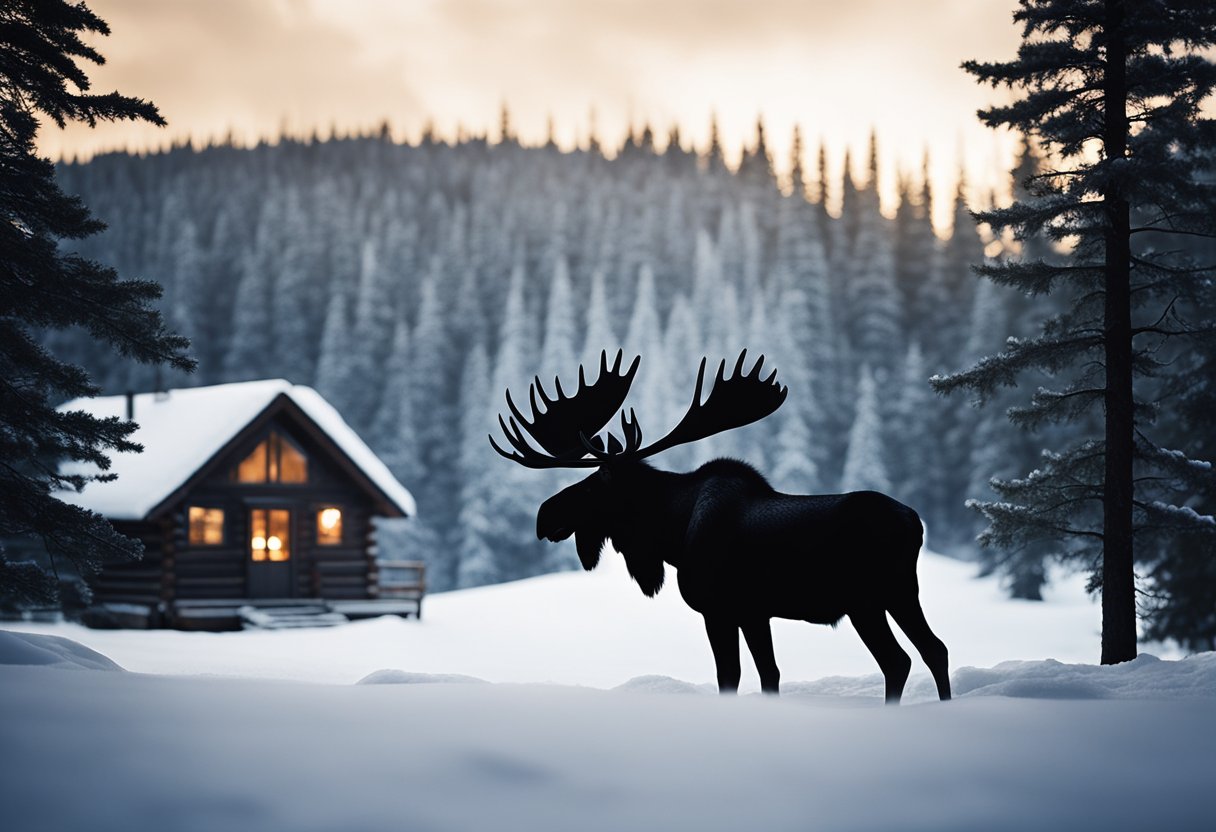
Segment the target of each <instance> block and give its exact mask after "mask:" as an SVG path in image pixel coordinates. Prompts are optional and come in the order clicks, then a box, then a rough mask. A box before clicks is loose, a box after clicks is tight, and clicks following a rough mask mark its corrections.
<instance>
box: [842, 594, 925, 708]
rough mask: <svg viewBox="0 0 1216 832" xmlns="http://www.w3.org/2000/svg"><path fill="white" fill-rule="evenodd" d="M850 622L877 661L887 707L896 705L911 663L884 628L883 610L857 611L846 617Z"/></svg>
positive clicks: (885, 625) (893, 635) (886, 625)
mask: <svg viewBox="0 0 1216 832" xmlns="http://www.w3.org/2000/svg"><path fill="white" fill-rule="evenodd" d="M849 620H850V621H852V622H853V628H854V629H855V630H857V635H859V636H861V640H862V641H863V642H864V643H865V645H866V647H867V648H868V649H869V651H870V653H871V654H873V656H874V658H875V659H876V660H877V661H878V666H879V668H880V669H881V670H882V675H883V679H884V680H885V681H886V689H887V690H886V698H887V704H888V705H898V704H899V700H900V697H902V696H903V693H904V684H905V683H906V682H907V681H908V673H909V672H910V671H911V670H912V660H911V659H910V658H908V654H907V653H905V652H904V649H903V648H902V647H900V646H899V642H898V641H896V640H895V634H894V633H892V632H891V627H890V625H889V624H887V613H886V610H883V609H881V608H871V609H866V610H858V611H856V612H851V613H849Z"/></svg>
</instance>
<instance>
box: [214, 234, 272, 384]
mask: <svg viewBox="0 0 1216 832" xmlns="http://www.w3.org/2000/svg"><path fill="white" fill-rule="evenodd" d="M270 297H271V285H270V273H269V272H268V271H266V270H265V269H263V268H261V266H260V265H259V264H258V258H257V257H256V256H255V255H254V254H253V253H252V252H249V253H246V255H245V256H244V257H243V258H242V259H241V278H240V282H239V283H237V289H236V302H235V303H234V304H233V315H232V338H231V340H230V341H229V342H228V351H227V352H226V353H225V354H224V369H223V378H224V380H225V381H248V380H250V379H255V378H262V377H263V376H264V375H265V374H266V368H267V367H269V366H270V365H271V364H272V363H273V355H274V343H275V340H274V330H273V327H274V323H275V322H274V317H273V316H272V315H271V307H270Z"/></svg>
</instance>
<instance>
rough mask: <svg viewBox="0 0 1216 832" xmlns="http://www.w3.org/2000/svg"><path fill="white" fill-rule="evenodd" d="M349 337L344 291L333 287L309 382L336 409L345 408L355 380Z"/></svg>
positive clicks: (340, 411)
mask: <svg viewBox="0 0 1216 832" xmlns="http://www.w3.org/2000/svg"><path fill="white" fill-rule="evenodd" d="M350 339H351V333H350V318H349V317H348V314H347V302H346V293H345V292H343V291H341V290H339V291H335V292H334V293H333V295H332V296H331V297H330V299H329V306H328V308H327V309H326V312H325V325H324V326H323V327H322V328H321V351H320V355H319V356H318V358H317V372H316V377H315V378H314V379H313V383H312V386H313V387H314V388H316V390H317V392H318V393H320V394H321V395H322V396H324V397H325V399H326V400H327V401H328V402H329V403H330V404H332V405H333V406H334V407H335V408H337V410H338V412H339V413H344V412H345V411H346V406H347V403H348V398H349V396H350V392H351V387H352V385H353V384H354V379H353V376H352V375H351V365H350V349H351V345H350Z"/></svg>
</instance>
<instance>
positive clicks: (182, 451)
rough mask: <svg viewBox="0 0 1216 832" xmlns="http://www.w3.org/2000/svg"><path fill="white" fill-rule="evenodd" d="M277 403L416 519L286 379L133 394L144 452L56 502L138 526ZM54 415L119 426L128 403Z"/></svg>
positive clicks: (373, 460)
mask: <svg viewBox="0 0 1216 832" xmlns="http://www.w3.org/2000/svg"><path fill="white" fill-rule="evenodd" d="M281 397H285V398H286V399H288V400H290V402H291V403H292V404H294V405H295V406H296V408H298V411H299V412H300V413H302V414H303V416H304V417H305V418H307V419H308V420H311V422H312V423H313V424H314V425H315V426H316V427H317V428H318V429H319V430H320V431H321V433H323V434H324V435H325V436H326V437H327V438H328V439H330V440H331V441H332V442H333V444H334V445H335V446H336V447H337V449H338V450H339V451H340V452H341V453H342V454H344V455H345V456H346V457H347V459H348V460H349V461H350V463H352V465H353V466H354V468H355V469H356V470H357V471H358V472H359V473H360V474H362V475H363V476H364V477H366V478H367V480H368V482H369V483H370V484H371V485H372V486H373V487H374V488H375V489H376V490H378V491H380V492H381V493H382V494H383V496H384V497H385V499H386V500H388V501H389V502H390V503H392V504H393V505H394V506H395V507H396V508H397V509H398V510H400V511H401V512H402V513H403V514H406V515H410V516H412V515H414V514H415V512H416V508H415V504H414V498H413V496H412V495H411V494H410V492H409V491H407V490H406V488H405V486H403V485H402V484H401V483H400V482H398V481H397V478H396V477H394V476H393V475H392V473H391V472H390V471H389V470H388V468H387V467H386V466H385V464H384V463H383V462H382V461H381V460H380V458H379V457H377V456H376V454H375V453H373V452H372V450H371V448H369V447H368V446H367V444H366V443H365V442H364V441H363V440H362V439H360V438H359V436H358V434H356V433H355V432H354V430H352V429H351V427H350V425H348V424H346V421H345V420H344V419H343V418H342V416H341V415H339V413H338V411H337V410H335V409H334V407H333V405H331V404H330V403H329V402H327V401H325V399H323V398H322V397H321V395H320V394H319V393H317V391H315V390H313V389H312V388H311V387H304V386H302V385H299V384H292V383H291V382H289V381H285V380H284V379H267V380H263V381H245V382H237V383H234V384H217V385H213V386H211V387H192V388H185V389H181V390H170V391H168V392H162V393H139V394H136V396H135V402H134V405H135V422H136V423H137V424H138V425H139V429H138V430H136V431H135V433H134V434H132V435H131V440H132V441H133V442H137V443H139V444H140V445H143V448H144V450H143V453H138V454H111V455H110V461H111V466H110V472H111V473H114V474H117V475H118V478H117V479H115V480H113V481H110V482H91V483H89V484H88V485H86V486H85V488H84V490H83V491H81V492H79V493H77V492H75V491H71V490H67V491H59V492H56V493H55V496H56V497H58V498H59V499H61V500H63V501H64V502H68V503H73V504H75V505H78V506H81V507H82V508H86V509H90V510H92V511H96V512H97V513H99V514H101V515H104V516H105V517H108V518H111V519H114V520H142V519H144V518H146V517H147V516H148V515H149V514H150V513H151V512H153V510H154V509H156V508H158V507H159V506H160V505H161V503H163V502H164V501H165V500H166V499H167V498H168V497H170V496H172V495H173V494H174V493H175V492H177V491H178V490H179V489H181V488H182V487H183V486H184V485H186V484H187V483H188V482H189V481H190V480H191V479H192V478H193V476H194V475H195V474H196V473H197V472H198V471H199V470H200V469H201V468H203V467H204V466H206V465H207V463H208V462H210V461H211V460H213V459H214V458H216V457H217V456H218V455H219V454H220V453H221V452H222V451H224V450H225V449H226V448H227V447H228V446H229V445H230V444H231V443H232V441H233V440H234V439H236V437H237V436H238V435H239V434H240V433H241V432H242V430H244V429H245V428H246V427H247V426H248V425H249V424H250V423H251V422H253V421H254V420H255V419H257V418H258V417H259V416H260V415H261V414H263V413H264V412H266V411H267V410H268V409H269V408H271V407H272V406H273V405H274V404H275V403H276V402H279V401H280V400H281ZM59 410H61V411H69V410H82V411H85V412H87V413H89V414H91V415H93V416H97V417H99V418H105V417H107V416H117V417H119V418H120V419H121V418H125V417H126V412H127V397H126V396H103V397H98V398H81V399H73V400H72V401H69V402H66V403H65V404H62V405H60V406H59ZM61 471H62V472H63V473H84V474H91V473H98V471H97V468H96V467H95V466H93V465H90V464H85V463H80V462H70V463H65V464H64V465H63V466H61Z"/></svg>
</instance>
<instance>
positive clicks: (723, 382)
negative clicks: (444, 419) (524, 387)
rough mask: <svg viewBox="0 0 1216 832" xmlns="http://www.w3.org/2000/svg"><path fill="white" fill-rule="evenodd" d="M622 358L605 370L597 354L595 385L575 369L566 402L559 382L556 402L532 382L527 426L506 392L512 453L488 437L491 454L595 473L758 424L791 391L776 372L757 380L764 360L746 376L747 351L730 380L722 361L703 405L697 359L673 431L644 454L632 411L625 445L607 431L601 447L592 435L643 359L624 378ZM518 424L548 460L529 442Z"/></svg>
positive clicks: (624, 420)
mask: <svg viewBox="0 0 1216 832" xmlns="http://www.w3.org/2000/svg"><path fill="white" fill-rule="evenodd" d="M621 355H622V353H621V352H620V351H618V352H617V354H616V362H615V363H614V364H613V366H612V369H611V370H609V369H608V354H607V353H601V354H600V375H599V378H598V379H596V382H595V384H592V385H588V384H587V383H586V380H585V379H584V378H583V368H582V367H579V376H578V379H579V387H578V391H577V392H576V393H575V394H574V395H573V396H566V395H565V393H563V392H562V388H561V383H560V382H559V381H557V380H556V379H554V384H555V385H556V387H557V398H556V399H550V398H549V397H548V396H547V395H546V394H545V391H544V388H543V387H541V384H540V379H539V378H537V379H536V380H535V381H533V383H532V386H531V389H530V390H529V398H530V400H531V404H532V419H531V421H529V420H528V419H526V418H524V415H523V414H522V413H520V411H519V408H517V407H516V406H515V402H513V401H512V400H511V392H510V391H509V390H508V391H507V405H508V406H509V407H510V408H511V413H512V418H511V419H509V420H504V419H503V418H502V416H499V417H498V424H499V425H500V426H501V427H502V432H503V435H504V436H506V437H507V441H508V442H510V443H511V447H512V448H514V452H513V453H507V452H506V451H504V450H503V449H502V448H500V447H499V446H498V443H496V442H495V441H494V437H493V436H491V437H490V444H491V445H493V446H494V450H496V451H498V453H499V454H501V455H502V456H504V457H506V458H507V459H511V460H514V461H515V462H518V463H520V464H521V465H526V466H527V467H529V468H594V467H596V466H598V465H602V464H604V463H606V462H612V461H618V460H630V459H645V458H646V457H648V456H653V455H654V454H657V453H659V452H660V451H665V450H667V449H668V448H672V447H675V446H676V445H683V444H685V443H688V442H695V441H696V440H698V439H705V438H706V437H709V436H713V435H714V434H715V433H721V432H722V431H724V430H730V429H732V428H739V427H743V426H744V425H750V424H751V423H752V422H756V421H759V420H760V419H763V418H764V417H765V416H768V415H769V414H770V413H772V412H773V411H775V410H776V409H777V408H779V407H780V406H781V403H782V402H784V401H785V396H786V394H787V393H788V392H789V388H787V387H784V386H782V385H781V384H780V383H778V382H777V381H776V378H777V371H776V370H773V371H772V372H771V373H769V376H768V378H765V379H762V378H760V368H761V367H762V366H763V364H764V356H763V355H762V356H760V358H759V360H757V361H756V365H755V366H754V367H752V369H751V370H750V371H748V372H744V371H743V365H744V362H745V361H746V360H747V350H744V351H743V352H741V353H740V354H739V359H738V360H737V361H736V362H735V368H734V370H733V371H732V373H731V376H730V378H727V377H726V362H725V361H723V362H722V363H721V364H719V365H718V372H717V375H716V376H715V377H714V386H713V388H712V389H711V390H710V391H709V396H708V397H707V398H706V399H705V401H704V402H702V401H701V393H702V389H703V388H704V386H705V363H706V359H704V358H702V359H701V367H700V369H698V370H697V386H696V390H695V391H694V392H693V395H692V404H690V405H689V406H688V412H686V413H685V414H684V417H683V418H682V419H680V422H679V424H677V425H676V426H675V427H674V428H672V430H671V432H670V433H668V434H667V435H666V436H664V437H663V438H662V439H660V440H659V441H658V442H655V443H654V444H653V445H649V446H647V447H645V448H643V447H642V428H641V426H640V425H639V424H638V420H637V416H636V415H635V414H634V412H633V410H632V409H630V411H629V415H628V416H626V415H625V413H624V412H623V411H622V413H621V433H622V435H623V436H624V437H625V443H624V444H623V445H622V444H621V441H620V440H619V439H617V438H616V436H614V435H613V434H612V433H609V434H608V440H607V442H606V443H605V442H604V440H602V439H600V437H599V436H597V435H596V434H597V433H599V431H600V430H601V429H602V428H603V426H604V425H605V424H606V423H607V422H608V420H609V419H610V418H612V414H613V413H614V412H616V410H617V409H618V408H619V407H620V406H621V404H622V403H623V402H624V401H625V396H626V395H627V394H628V393H629V385H630V384H631V383H632V382H633V376H634V373H636V372H637V369H638V362H639V361H640V360H641V358H640V356H639V357H638V358H635V359H634V360H633V364H632V365H630V367H629V370H628V371H627V372H625V373H624V374H621V373H620V367H621ZM538 393H539V395H540V398H541V401H542V402H543V403H544V405H545V412H544V413H541V412H540V409H539V408H538V407H537V403H536V397H537V395H538ZM508 422H509V424H508ZM520 425H522V426H523V430H526V431H527V432H528V434H529V435H531V436H532V438H533V439H535V440H536V442H537V443H538V444H539V445H540V446H541V447H542V448H544V449H545V450H546V451H547V452H548V455H545V454H542V453H541V452H539V451H537V450H536V449H535V448H533V447H532V446H531V445H529V444H528V441H527V439H526V438H525V437H524V435H523V432H522V431H521V430H520ZM588 454H590V457H588Z"/></svg>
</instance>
